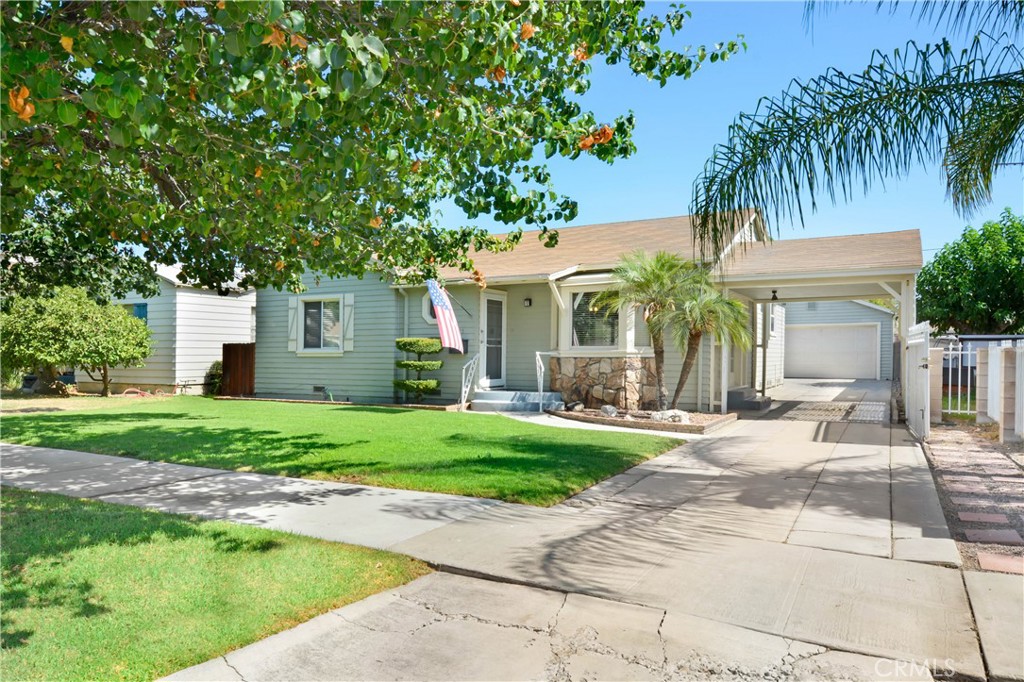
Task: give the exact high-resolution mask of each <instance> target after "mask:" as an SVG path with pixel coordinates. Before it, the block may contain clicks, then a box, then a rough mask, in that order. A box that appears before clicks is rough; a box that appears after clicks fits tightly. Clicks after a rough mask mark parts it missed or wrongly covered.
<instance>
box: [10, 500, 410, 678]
mask: <svg viewBox="0 0 1024 682" xmlns="http://www.w3.org/2000/svg"><path fill="white" fill-rule="evenodd" d="M0 504H2V523H3V554H2V562H0V563H2V569H3V593H2V599H0V608H2V610H3V622H2V637H3V654H2V658H0V672H2V676H3V678H4V679H8V680H28V679H35V680H44V679H45V680H71V679H76V680H85V679H100V680H116V679H121V680H151V679H154V678H156V677H159V676H161V675H167V674H170V673H172V672H174V671H176V670H180V669H181V668H185V667H188V666H190V665H195V664H197V663H201V662H203V661H206V660H208V659H210V658H213V657H215V656H218V655H221V654H224V653H226V652H228V651H230V650H232V649H235V648H238V647H240V646H243V645H245V644H248V643H250V642H253V641H256V640H258V639H261V638H263V637H266V636H267V635H270V634H272V633H274V632H279V631H281V630H284V629H286V628H289V627H291V626H293V625H296V624H298V623H300V622H303V621H305V620H308V619H309V618H311V617H313V616H315V615H317V614H319V613H322V612H324V611H327V610H330V609H333V608H337V607H339V606H342V605H344V604H348V603H351V602H354V601H357V600H359V599H362V598H364V597H367V596H369V595H371V594H374V593H376V592H379V591H381V590H384V589H388V588H391V587H394V586H396V585H400V584H402V583H405V582H407V581H409V580H412V579H413V578H416V577H418V576H420V575H423V574H425V573H426V572H427V571H428V570H429V569H427V567H426V566H424V565H423V564H421V563H419V562H417V561H414V560H412V559H409V558H406V557H401V556H398V555H395V554H389V553H387V552H380V551H375V550H370V549H364V548H361V547H351V546H348V545H341V544H337V543H331V542H326V541H322V540H315V539H312V538H306V537H300V536H295V535H289V534H286V533H279V532H274V531H269V530H263V529H259V528H252V527H248V526H238V525H234V524H230V523H225V522H219V521H200V520H198V519H196V518H193V517H188V516H176V515H172V514H162V513H159V512H154V511H146V510H142V509H136V508H133V507H122V506H118V505H113V504H107V503H103V502H95V501H85V500H76V499H72V498H67V497H61V496H58V495H48V494H43V493H30V492H25V491H21V490H16V489H13V488H3V490H2V499H0Z"/></svg>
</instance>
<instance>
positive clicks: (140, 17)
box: [124, 0, 153, 21]
mask: <svg viewBox="0 0 1024 682" xmlns="http://www.w3.org/2000/svg"><path fill="white" fill-rule="evenodd" d="M124 7H125V9H126V10H128V16H129V17H131V18H132V19H134V20H135V21H146V20H147V19H149V17H150V16H151V15H152V14H153V3H152V2H148V1H147V0H132V1H131V2H126V3H125V4H124Z"/></svg>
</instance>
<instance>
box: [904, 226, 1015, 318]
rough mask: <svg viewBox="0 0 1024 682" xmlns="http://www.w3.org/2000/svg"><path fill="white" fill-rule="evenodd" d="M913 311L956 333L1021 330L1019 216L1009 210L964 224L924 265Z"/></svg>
mask: <svg viewBox="0 0 1024 682" xmlns="http://www.w3.org/2000/svg"><path fill="white" fill-rule="evenodd" d="M917 300H918V305H917V313H918V316H919V317H920V318H921V319H923V320H929V321H931V323H932V326H934V327H935V328H936V329H939V330H941V331H946V330H948V329H951V330H953V331H955V332H958V333H961V334H1024V220H1022V219H1021V217H1020V216H1015V215H1013V214H1012V213H1011V212H1010V211H1006V212H1004V213H1003V215H1002V217H1001V218H1000V219H999V220H993V221H989V222H986V223H985V224H984V225H982V226H981V228H980V229H975V228H973V227H968V228H967V229H965V230H964V233H963V235H961V237H960V239H958V240H956V241H955V242H952V243H950V244H946V245H945V246H944V247H942V249H940V250H939V252H938V253H936V254H935V257H934V258H932V260H930V261H929V262H928V263H926V264H925V266H924V268H922V269H921V274H920V275H919V276H918V279H917Z"/></svg>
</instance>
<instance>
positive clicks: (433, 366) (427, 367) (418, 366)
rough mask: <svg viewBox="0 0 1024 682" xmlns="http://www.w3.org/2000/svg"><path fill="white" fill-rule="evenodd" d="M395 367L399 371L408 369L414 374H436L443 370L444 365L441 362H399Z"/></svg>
mask: <svg viewBox="0 0 1024 682" xmlns="http://www.w3.org/2000/svg"><path fill="white" fill-rule="evenodd" d="M395 365H396V366H397V367H398V369H408V370H410V371H413V372H434V371H436V370H439V369H441V367H443V366H444V363H443V362H441V361H440V360H399V361H398V362H396V363H395Z"/></svg>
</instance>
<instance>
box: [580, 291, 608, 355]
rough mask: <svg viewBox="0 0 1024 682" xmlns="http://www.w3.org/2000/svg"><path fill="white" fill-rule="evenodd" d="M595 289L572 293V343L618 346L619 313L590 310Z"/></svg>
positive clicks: (595, 294)
mask: <svg viewBox="0 0 1024 682" xmlns="http://www.w3.org/2000/svg"><path fill="white" fill-rule="evenodd" d="M595 296H597V292H596V291H585V292H582V293H578V294H573V295H572V345H574V346H618V345H619V313H618V312H617V311H616V312H613V313H611V314H610V315H609V314H607V313H606V311H604V310H599V311H596V310H592V309H591V308H592V306H593V300H594V297H595Z"/></svg>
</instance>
